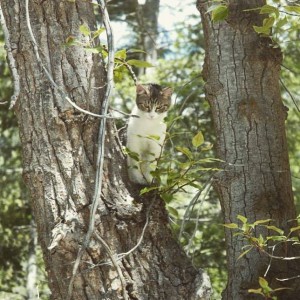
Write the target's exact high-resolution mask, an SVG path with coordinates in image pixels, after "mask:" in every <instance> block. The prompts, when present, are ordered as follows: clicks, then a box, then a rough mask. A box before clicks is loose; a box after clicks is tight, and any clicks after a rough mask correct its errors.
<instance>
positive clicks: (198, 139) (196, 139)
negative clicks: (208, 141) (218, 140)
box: [192, 131, 204, 148]
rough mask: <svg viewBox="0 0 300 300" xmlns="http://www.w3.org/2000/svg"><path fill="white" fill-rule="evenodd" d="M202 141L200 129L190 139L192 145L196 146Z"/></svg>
mask: <svg viewBox="0 0 300 300" xmlns="http://www.w3.org/2000/svg"><path fill="white" fill-rule="evenodd" d="M203 143H204V137H203V134H202V132H201V131H199V132H198V133H197V134H196V135H195V136H194V137H193V139H192V144H193V146H194V147H196V148H198V147H199V146H201V145H202V144H203Z"/></svg>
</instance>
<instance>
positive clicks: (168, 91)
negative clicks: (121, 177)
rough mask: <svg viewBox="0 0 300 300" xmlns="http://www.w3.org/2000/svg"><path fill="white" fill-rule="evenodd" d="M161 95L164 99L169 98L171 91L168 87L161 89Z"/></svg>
mask: <svg viewBox="0 0 300 300" xmlns="http://www.w3.org/2000/svg"><path fill="white" fill-rule="evenodd" d="M161 93H162V95H163V96H164V97H165V98H169V97H171V96H172V94H173V89H172V88H170V87H165V88H163V89H162V91H161Z"/></svg>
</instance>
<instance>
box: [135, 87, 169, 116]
mask: <svg viewBox="0 0 300 300" xmlns="http://www.w3.org/2000/svg"><path fill="white" fill-rule="evenodd" d="M172 93H173V90H172V89H171V88H170V87H162V86H160V85H158V84H152V83H149V84H143V85H142V84H138V85H137V86H136V105H137V107H138V108H139V110H141V111H142V112H143V113H144V114H145V115H146V116H147V118H149V119H156V118H157V117H158V116H160V115H162V114H163V115H165V113H166V112H167V110H168V109H169V107H170V106H171V95H172Z"/></svg>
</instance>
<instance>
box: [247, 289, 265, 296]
mask: <svg viewBox="0 0 300 300" xmlns="http://www.w3.org/2000/svg"><path fill="white" fill-rule="evenodd" d="M248 293H252V294H259V295H262V296H264V293H263V292H262V289H261V288H259V289H249V290H248Z"/></svg>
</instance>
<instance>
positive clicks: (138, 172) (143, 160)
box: [127, 105, 167, 185]
mask: <svg viewBox="0 0 300 300" xmlns="http://www.w3.org/2000/svg"><path fill="white" fill-rule="evenodd" d="M131 114H132V115H137V116H139V118H135V117H131V118H130V120H129V123H128V128H127V148H128V149H129V150H130V151H131V152H136V153H137V154H138V155H139V161H136V160H134V159H132V158H131V157H129V156H128V158H127V164H128V173H129V179H130V181H132V182H135V183H139V184H143V185H149V184H151V182H152V179H153V178H152V175H151V173H150V172H151V171H154V170H155V169H156V165H157V159H158V158H159V156H160V154H161V151H162V146H163V143H164V140H165V136H166V124H165V123H164V118H165V117H166V115H167V113H166V112H164V113H162V114H158V113H156V112H155V108H154V109H153V110H152V111H151V112H144V111H142V110H140V109H138V107H137V106H136V105H135V107H134V108H133V110H132V113H131ZM149 136H155V137H159V139H158V140H156V139H153V138H152V139H151V137H150V138H149Z"/></svg>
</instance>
